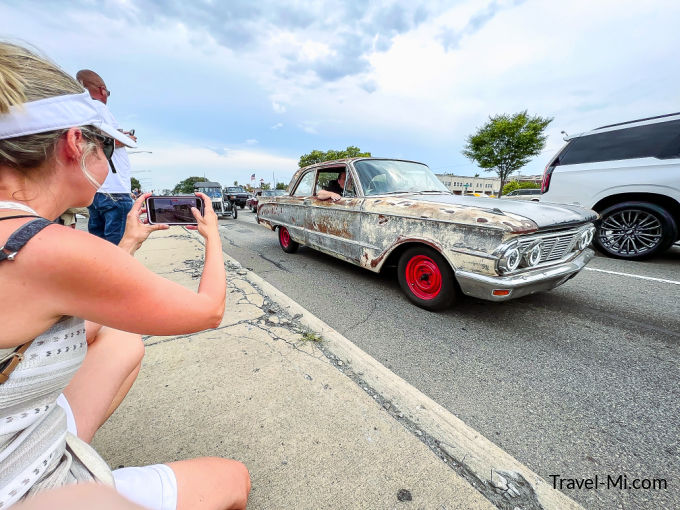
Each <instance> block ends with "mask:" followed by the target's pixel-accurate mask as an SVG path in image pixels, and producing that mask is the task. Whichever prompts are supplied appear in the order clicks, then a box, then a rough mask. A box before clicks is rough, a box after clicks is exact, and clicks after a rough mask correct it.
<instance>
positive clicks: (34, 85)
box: [0, 42, 99, 187]
mask: <svg viewBox="0 0 680 510" xmlns="http://www.w3.org/2000/svg"><path fill="white" fill-rule="evenodd" d="M83 91H84V89H83V87H82V86H81V85H80V84H79V83H78V82H77V81H76V80H75V79H73V77H71V76H69V75H68V74H67V73H66V72H65V71H63V70H62V69H60V68H59V66H57V65H56V64H54V63H53V62H51V61H50V60H49V59H48V58H46V57H44V56H41V55H39V54H38V53H37V52H32V51H30V50H28V49H26V48H24V47H22V46H18V45H16V44H12V43H7V42H0V115H2V114H6V113H9V111H10V107H11V106H19V105H21V104H23V103H26V102H29V101H37V100H39V99H46V98H48V97H54V96H62V95H66V94H79V93H82V92H83ZM81 129H82V131H83V136H84V137H85V138H86V139H87V140H88V143H87V146H86V147H85V151H84V154H83V158H82V160H81V168H82V169H83V171H84V172H85V175H86V177H87V178H88V180H90V182H92V183H93V185H95V183H96V185H97V187H99V183H97V181H96V180H94V179H93V178H92V177H91V176H90V175H89V174H88V173H87V171H86V169H85V164H84V161H85V157H86V156H87V155H89V154H91V153H92V152H93V151H95V150H96V147H97V146H96V144H95V143H94V139H95V136H94V135H95V134H96V132H97V131H96V130H95V128H93V127H82V128H81ZM64 132H65V130H63V129H62V130H57V131H50V132H47V133H37V134H34V135H26V136H17V137H15V138H9V139H5V140H0V165H6V166H11V167H14V168H17V169H19V170H22V171H26V170H30V169H32V168H35V167H37V166H39V165H41V164H42V163H44V162H45V161H46V160H47V159H48V158H49V157H50V156H51V155H52V153H53V152H54V148H55V146H56V144H57V141H58V140H59V138H60V137H61V135H62V134H63V133H64Z"/></svg>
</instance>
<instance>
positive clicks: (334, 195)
mask: <svg viewBox="0 0 680 510" xmlns="http://www.w3.org/2000/svg"><path fill="white" fill-rule="evenodd" d="M346 177H347V173H346V171H345V170H340V173H339V174H338V178H337V179H334V180H332V181H330V182H329V183H328V185H326V186H325V187H324V188H323V189H322V190H320V191H319V193H318V194H317V196H316V198H318V199H319V200H331V201H333V202H337V201H338V200H340V199H341V198H342V197H343V196H344V194H345V191H344V190H345V178H346Z"/></svg>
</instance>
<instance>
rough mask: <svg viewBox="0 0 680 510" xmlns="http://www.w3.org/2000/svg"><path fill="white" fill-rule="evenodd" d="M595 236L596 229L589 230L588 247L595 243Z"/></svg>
mask: <svg viewBox="0 0 680 510" xmlns="http://www.w3.org/2000/svg"><path fill="white" fill-rule="evenodd" d="M594 235H595V229H594V228H590V229H588V242H587V243H586V246H590V243H592V242H593V236H594Z"/></svg>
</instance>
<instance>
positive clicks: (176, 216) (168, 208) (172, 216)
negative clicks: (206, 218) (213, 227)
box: [146, 195, 205, 225]
mask: <svg viewBox="0 0 680 510" xmlns="http://www.w3.org/2000/svg"><path fill="white" fill-rule="evenodd" d="M192 207H195V208H196V209H198V210H199V211H200V213H201V214H204V212H205V206H204V204H203V199H202V198H201V197H197V196H195V195H186V196H174V197H173V196H169V197H156V196H150V197H148V198H147V199H146V216H147V218H148V220H149V223H150V224H152V225H153V224H158V223H162V224H165V225H196V224H197V223H196V218H194V215H193V214H192V212H191V208H192Z"/></svg>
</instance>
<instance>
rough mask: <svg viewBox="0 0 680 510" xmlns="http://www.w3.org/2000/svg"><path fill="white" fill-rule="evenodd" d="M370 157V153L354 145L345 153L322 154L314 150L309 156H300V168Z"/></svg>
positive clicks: (330, 152)
mask: <svg viewBox="0 0 680 510" xmlns="http://www.w3.org/2000/svg"><path fill="white" fill-rule="evenodd" d="M370 156H371V153H370V152H361V149H360V148H359V147H355V146H353V145H350V146H349V147H347V148H346V149H345V150H344V151H342V150H341V151H336V150H333V149H331V150H328V151H326V152H322V151H319V150H313V151H312V152H310V153H309V154H303V155H302V156H300V161H299V162H298V166H299V167H300V168H302V167H305V166H308V165H313V164H314V163H321V162H322V161H332V160H334V159H342V158H359V157H370Z"/></svg>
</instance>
